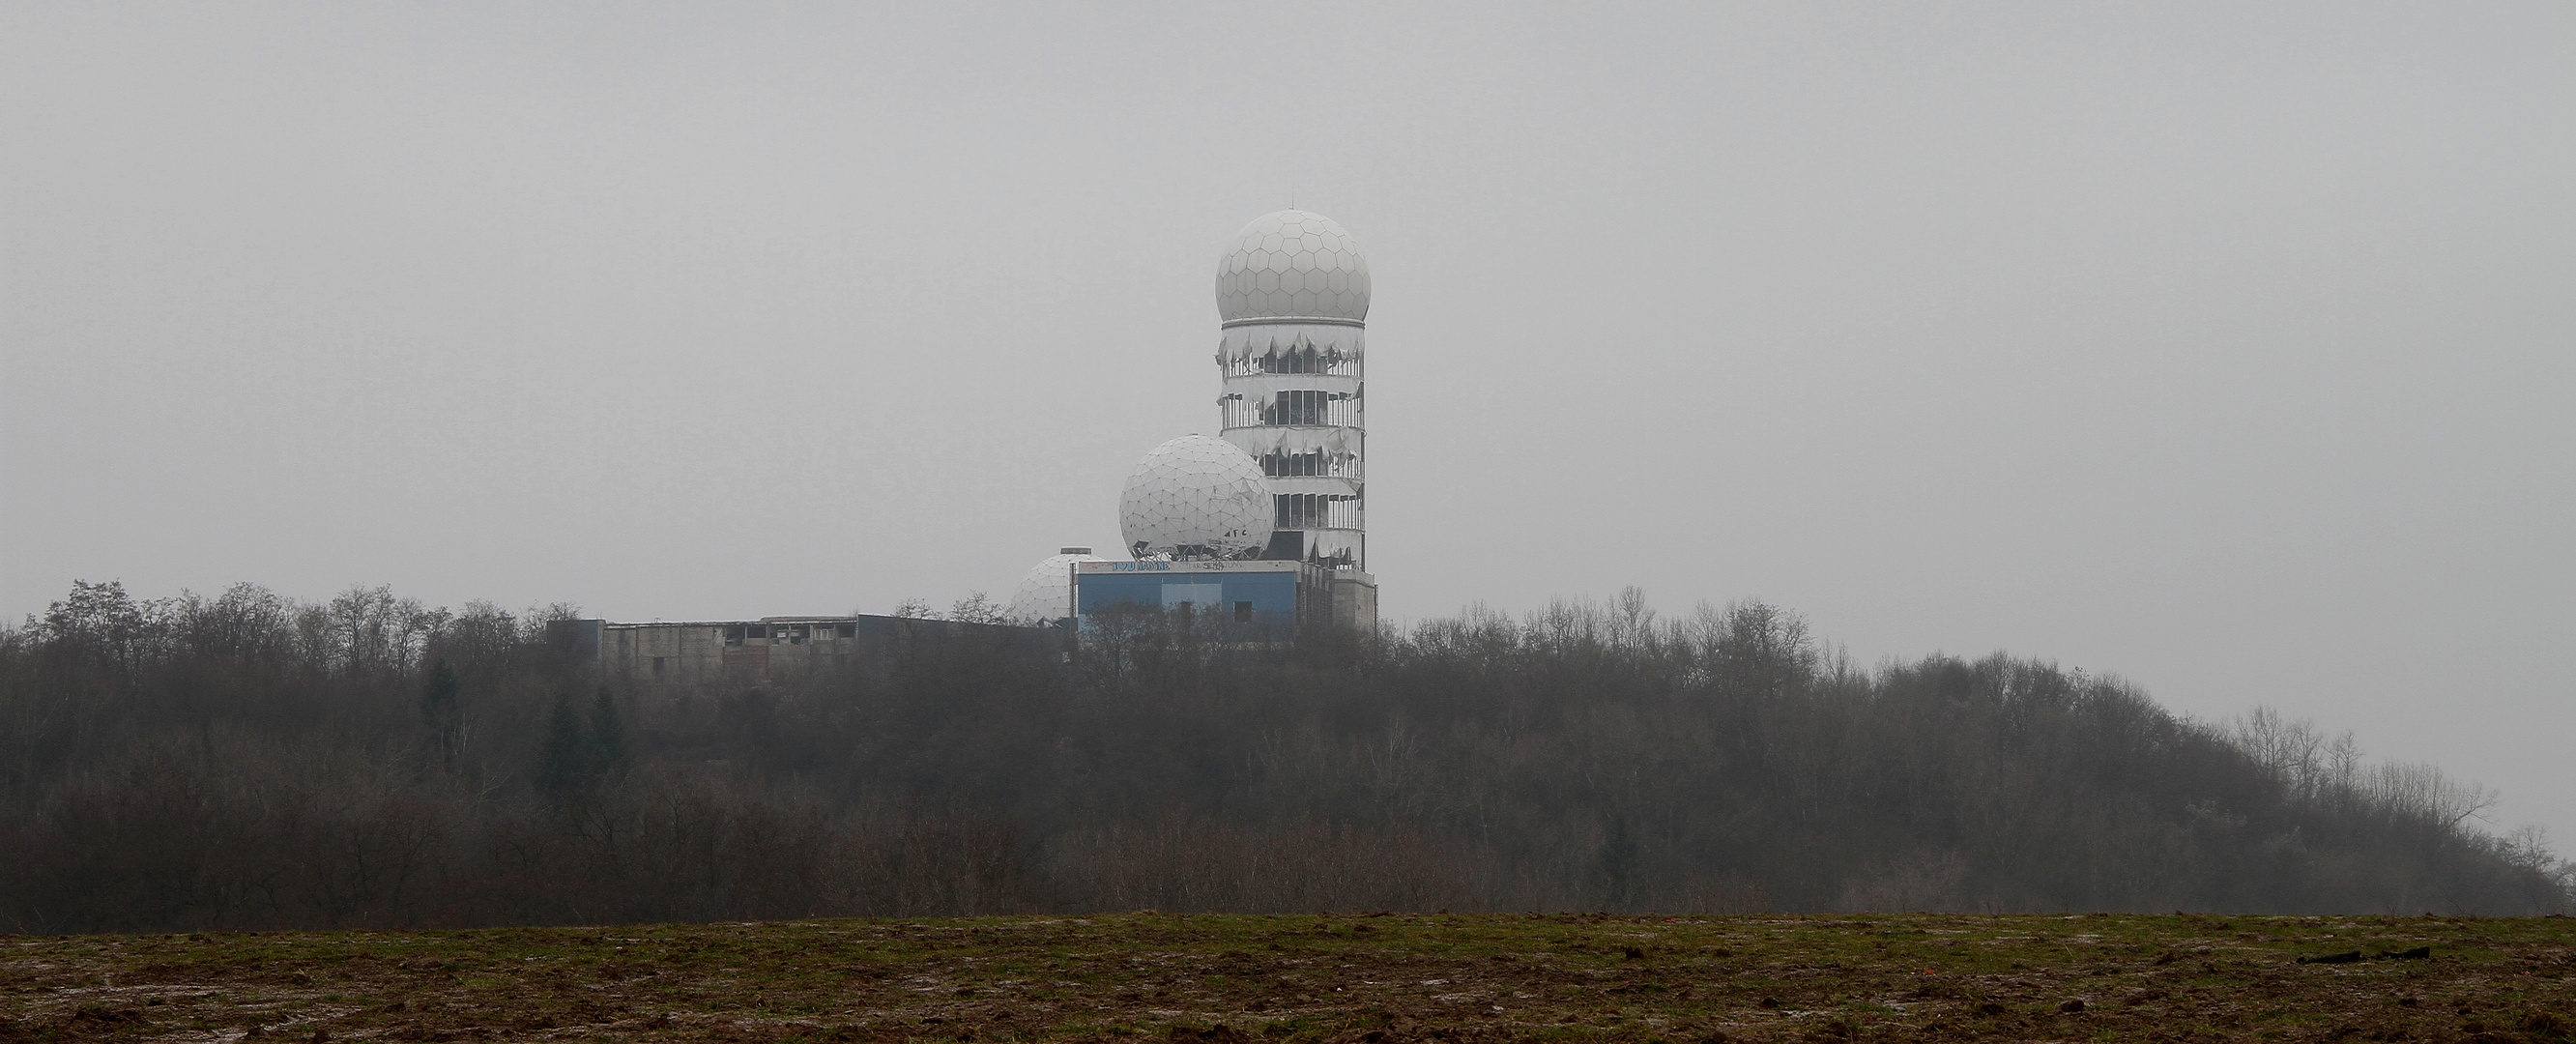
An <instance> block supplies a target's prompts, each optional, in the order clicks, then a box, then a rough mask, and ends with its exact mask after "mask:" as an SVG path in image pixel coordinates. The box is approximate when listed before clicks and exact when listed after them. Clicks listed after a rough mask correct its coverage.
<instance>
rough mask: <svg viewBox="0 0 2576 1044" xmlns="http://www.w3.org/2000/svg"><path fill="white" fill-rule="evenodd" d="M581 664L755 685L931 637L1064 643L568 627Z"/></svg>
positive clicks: (942, 627)
mask: <svg viewBox="0 0 2576 1044" xmlns="http://www.w3.org/2000/svg"><path fill="white" fill-rule="evenodd" d="M564 626H565V627H567V628H568V629H569V631H570V634H569V635H568V640H569V642H570V646H571V652H572V655H573V658H574V659H575V660H576V661H579V662H583V663H588V664H592V665H595V666H596V667H598V668H599V669H600V671H601V672H602V673H604V674H608V675H611V676H615V677H620V678H628V679H633V680H637V681H644V682H663V683H670V684H679V683H686V682H698V681H715V680H753V681H757V680H760V679H764V678H773V677H780V676H784V675H789V674H796V673H803V672H810V671H832V670H840V669H844V668H847V667H850V666H853V665H855V664H857V663H859V662H861V661H862V660H864V659H865V658H867V657H870V656H879V655H883V654H884V653H885V652H886V651H887V650H889V649H890V648H892V647H893V646H894V645H895V644H896V643H899V642H903V641H911V640H917V639H920V638H922V637H925V636H934V637H958V636H963V635H968V634H975V633H984V634H989V635H997V636H1002V637H1006V638H1008V639H1009V640H1011V641H1014V642H1026V643H1029V644H1030V645H1031V646H1032V647H1033V648H1034V647H1038V646H1041V645H1051V644H1054V643H1060V642H1061V641H1062V640H1063V638H1062V634H1063V632H1061V631H1058V630H1054V629H1051V628H1034V627H1006V626H1002V625H998V624H973V623H959V622H956V621H953V620H924V619H917V618H914V617H906V616H764V617H762V618H760V619H758V620H685V621H679V622H672V623H665V622H659V621H656V622H654V623H617V622H614V621H609V620H570V621H565V624H564Z"/></svg>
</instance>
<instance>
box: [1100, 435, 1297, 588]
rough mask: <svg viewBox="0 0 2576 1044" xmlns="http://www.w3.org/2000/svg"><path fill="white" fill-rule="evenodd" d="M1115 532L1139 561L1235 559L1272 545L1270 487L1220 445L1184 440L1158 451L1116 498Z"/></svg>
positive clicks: (1247, 460)
mask: <svg viewBox="0 0 2576 1044" xmlns="http://www.w3.org/2000/svg"><path fill="white" fill-rule="evenodd" d="M1118 531H1119V532H1120V533H1121V534H1122V535H1124V536H1125V537H1126V539H1127V552H1128V553H1129V554H1131V555H1134V556H1135V557H1137V558H1147V557H1153V556H1159V555H1175V556H1201V555H1204V556H1208V557H1213V558H1240V557H1245V556H1248V555H1251V554H1257V553H1259V552H1260V551H1261V549H1262V548H1264V547H1266V546H1268V545H1269V543H1270V480H1269V478H1268V477H1267V476H1265V475H1263V474H1262V473H1261V462H1259V461H1256V460H1254V459H1252V455H1251V454H1249V453H1245V452H1244V451H1243V450H1241V449H1239V448H1237V447H1236V446H1235V445H1234V444H1233V443H1231V442H1227V441H1225V440H1224V439H1220V438H1214V437H1211V436H1207V435H1183V436H1181V437H1180V438H1177V439H1173V440H1172V441H1170V442H1166V443H1164V444H1162V445H1160V446H1156V447H1154V448H1153V450H1152V451H1151V452H1149V453H1146V454H1145V459H1144V460H1141V461H1138V462H1137V463H1136V470H1135V471H1134V472H1132V473H1130V474H1129V475H1128V476H1127V488H1126V490H1125V491H1124V492H1122V493H1120V494H1119V495H1118Z"/></svg>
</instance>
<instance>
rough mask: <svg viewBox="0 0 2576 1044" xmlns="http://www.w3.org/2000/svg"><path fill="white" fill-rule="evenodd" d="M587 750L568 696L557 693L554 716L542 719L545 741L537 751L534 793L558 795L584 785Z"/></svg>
mask: <svg viewBox="0 0 2576 1044" xmlns="http://www.w3.org/2000/svg"><path fill="white" fill-rule="evenodd" d="M588 747H589V743H588V742H587V740H586V739H585V737H583V735H582V728H581V717H580V715H578V714H575V713H574V712H573V709H572V694H571V693H558V694H557V695H556V696H555V709H554V713H553V714H551V715H549V716H548V717H547V718H546V737H545V740H544V741H543V742H542V743H541V744H540V745H539V746H538V748H537V789H539V790H542V791H545V792H546V793H548V794H560V793H562V792H564V791H565V790H566V789H569V788H571V787H573V786H575V785H577V784H580V783H582V782H584V781H585V780H586V779H587V778H588V777H589V775H590V772H589V771H588V769H589V766H588V765H587V764H586V762H588V761H589V760H590V759H589V757H588V754H589V750H588V749H587V748H588Z"/></svg>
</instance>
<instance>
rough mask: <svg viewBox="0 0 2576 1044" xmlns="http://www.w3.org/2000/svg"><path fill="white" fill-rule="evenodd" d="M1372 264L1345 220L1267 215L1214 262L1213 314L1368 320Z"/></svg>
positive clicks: (1231, 318) (1296, 213) (1288, 212)
mask: <svg viewBox="0 0 2576 1044" xmlns="http://www.w3.org/2000/svg"><path fill="white" fill-rule="evenodd" d="M1368 307H1369V270H1368V259H1366V258H1363V257H1361V256H1360V247H1359V243H1358V242H1356V241H1354V240H1352V239H1351V233H1350V231H1349V230H1348V229H1345V228H1343V227H1342V226H1341V223H1340V222H1337V221H1334V220H1333V219H1331V218H1328V217H1325V216H1324V215H1322V214H1317V213H1314V212H1312V211H1305V210H1282V211H1279V212H1277V213H1275V214H1263V215H1261V216H1260V217H1257V218H1254V219H1252V223H1251V224H1249V225H1245V226H1243V231H1242V232H1241V233H1240V234H1238V235H1237V236H1236V237H1235V242H1234V246H1233V247H1231V248H1229V249H1228V250H1227V251H1226V252H1225V255H1224V256H1222V257H1219V258H1218V259H1217V262H1216V311H1217V315H1219V316H1221V317H1223V318H1224V319H1225V320H1226V321H1227V322H1232V321H1234V320H1236V319H1263V318H1290V317H1312V318H1320V319H1352V320H1359V319H1366V318H1368Z"/></svg>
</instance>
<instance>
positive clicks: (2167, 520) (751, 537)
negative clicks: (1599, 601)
mask: <svg viewBox="0 0 2576 1044" xmlns="http://www.w3.org/2000/svg"><path fill="white" fill-rule="evenodd" d="M0 178H5V181H0V221H5V225H0V243H5V259H0V261H4V262H5V266H6V267H5V287H0V294H5V296H0V305H5V314H4V315H0V335H5V345H0V351H5V365H6V369H5V374H0V376H5V391H0V395H5V399H0V402H5V417H0V425H4V426H5V427H0V468H5V472H0V474H5V489H4V490H0V491H4V492H5V507H0V527H5V529H0V550H5V556H6V557H5V560H0V612H5V613H6V614H7V616H8V617H9V618H11V619H16V618H18V617H20V616H22V615H23V614H26V613H31V612H38V611H41V610H42V609H43V607H44V605H45V603H47V602H48V601H51V600H53V599H55V598H59V597H61V596H62V594H63V592H64V591H65V590H67V588H68V587H69V584H70V582H71V581H72V580H73V579H74V578H85V579H92V580H105V579H111V578H114V579H122V580H124V581H125V583H126V585H127V586H128V587H129V588H130V589H132V590H134V591H135V592H136V593H137V594H138V595H143V596H160V595H167V594H172V593H175V592H177V591H179V590H181V589H183V588H185V589H193V590H197V591H205V592H211V591H215V590H218V589H220V588H221V587H223V586H224V585H225V584H228V583H231V582H233V581H237V580H251V581H255V582H259V583H262V584H266V585H268V586H270V587H273V588H275V589H278V590H280V591H282V592H285V593H288V594H293V595H298V596H302V597H307V598H321V597H327V596H328V595H330V594H331V593H333V592H335V591H337V590H339V589H341V588H343V587H345V586H347V585H349V584H350V583H353V582H364V583H370V584H373V583H389V584H392V585H393V586H394V587H395V588H396V589H397V590H398V591H400V592H402V593H404V594H408V595H413V596H416V597H419V598H421V599H423V600H425V601H428V602H430V603H432V604H447V605H458V604H461V603H463V602H464V601H466V600H468V599H476V598H482V599H490V600H493V601H497V602H500V603H502V604H505V605H513V606H516V605H526V604H531V603H536V602H546V601H557V600H561V601H569V602H575V603H579V604H580V605H583V606H585V607H587V608H588V609H590V610H591V611H593V612H594V613H597V614H602V615H606V616H610V617H613V618H622V619H650V618H654V617H665V618H684V617H697V618H704V617H727V616H751V615H759V614H764V613H791V612H835V611H845V610H848V609H851V608H852V607H857V608H859V609H861V610H864V611H874V612H882V611H886V610H888V609H891V608H892V607H894V606H895V605H896V604H897V603H898V602H900V601H902V600H904V599H906V598H910V597H916V596H918V597H922V598H926V599H929V600H931V601H932V602H933V603H935V604H945V603H947V602H949V601H952V600H954V599H956V598H958V597H961V596H963V595H965V594H966V593H967V592H968V591H970V590H982V591H987V592H992V593H995V594H996V595H999V596H1003V597H1007V596H1008V594H1009V591H1010V589H1011V587H1012V586H1013V585H1014V584H1015V583H1016V581H1017V580H1018V578H1019V575H1020V574H1021V572H1022V571H1023V570H1025V569H1026V568H1027V567H1028V566H1029V565H1030V564H1031V563H1033V562H1035V561H1036V560H1037V559H1038V558H1040V557H1042V556H1044V555H1045V554H1047V553H1049V552H1051V551H1053V550H1054V549H1055V547H1056V546H1057V545H1059V544H1091V545H1094V546H1098V547H1102V548H1104V549H1106V548H1109V547H1112V546H1114V545H1116V544H1117V543H1118V542H1119V541H1118V535H1117V516H1116V501H1117V494H1118V488H1119V483H1120V481H1121V479H1122V478H1123V477H1124V475H1125V473H1126V471H1127V469H1128V467H1129V466H1130V465H1131V464H1132V463H1133V462H1134V461H1135V460H1136V459H1137V457H1139V456H1140V455H1141V454H1142V453H1143V452H1144V451H1145V450H1146V449H1147V448H1149V447H1151V446H1152V445H1154V444H1155V443H1157V442H1159V441H1161V440H1163V439H1165V438H1168V437H1170V436H1173V435H1178V434H1184V433H1188V432H1192V431H1203V432H1210V433H1212V432H1213V430H1214V426H1215V416H1216V414H1215V405H1214V400H1215V396H1216V392H1217V374H1216V372H1215V366H1214V364H1213V362H1212V361H1211V359H1212V353H1213V351H1214V346H1215V343H1216V340H1217V330H1216V311H1215V306H1214V304H1213V302H1212V300H1211V295H1210V284H1211V281H1212V279H1213V274H1214V265H1215V261H1216V256H1217V252H1218V249H1219V247H1220V246H1221V245H1223V244H1224V243H1226V242H1227V241H1228V239H1229V237H1230V236H1231V235H1232V234H1233V233H1234V231H1235V230H1236V229H1237V228H1239V227H1240V226H1241V225H1242V224H1243V223H1244V222H1246V221H1248V220H1250V219H1251V218H1252V217H1254V216H1255V215H1258V214H1261V213H1263V212H1265V211H1269V210H1274V209H1278V208H1281V207H1284V206H1287V205H1289V204H1290V203H1291V202H1292V201H1293V202H1294V203H1296V204H1297V205H1300V206H1304V207H1307V208H1309V209H1313V210H1318V211H1321V212H1323V213H1326V214H1329V215H1331V216H1333V217H1334V218H1336V219H1338V220H1340V221H1341V222H1342V223H1343V224H1344V225H1346V226H1348V227H1349V228H1350V229H1351V231H1352V232H1353V234H1355V235H1356V236H1358V237H1359V239H1360V242H1361V245H1362V247H1363V248H1364V249H1365V250H1366V251H1367V254H1368V256H1369V259H1370V265H1371V268H1372V270H1373V273H1374V276H1375V282H1376V302H1375V307H1374V310H1373V311H1372V312H1371V314H1370V316H1369V327H1370V328H1369V339H1370V347H1371V349H1372V356H1371V359H1370V373H1369V376H1370V377H1371V382H1370V383H1371V387H1370V389H1369V390H1370V393H1371V394H1370V398H1371V404H1370V405H1371V409H1370V413H1369V420H1370V422H1371V430H1370V432H1369V434H1370V446H1369V449H1370V458H1371V459H1370V462H1369V463H1370V469H1371V476H1370V477H1371V478H1372V479H1373V482H1372V484H1371V488H1370V501H1371V503H1370V518H1369V523H1370V530H1371V541H1370V548H1369V550H1370V564H1371V566H1372V567H1373V569H1374V570H1375V571H1376V572H1377V573H1378V575H1379V577H1380V579H1381V582H1382V584H1383V585H1384V586H1383V591H1384V600H1385V602H1384V604H1385V608H1386V610H1387V612H1388V613H1389V615H1390V616H1392V617H1395V618H1409V619H1420V618H1424V617H1429V616H1435V615H1442V614H1448V613H1452V612H1455V611H1456V610H1458V609H1459V608H1460V607H1462V606H1465V605H1467V604H1470V603H1475V602H1482V603H1485V604H1487V605H1490V606H1492V607H1495V608H1499V609H1505V610H1511V611H1519V610H1524V609H1529V608H1533V607H1536V606H1538V605H1540V604H1542V603H1543V602H1544V601H1545V600H1546V599H1548V598H1550V597H1554V596H1559V595H1564V596H1602V595H1607V594H1610V593H1612V592H1615V591H1616V590H1617V589H1618V588H1620V587H1621V586H1623V585H1628V584H1636V585H1640V586H1642V587H1644V588H1645V589H1646V590H1647V592H1648V594H1649V595H1650V596H1651V597H1652V598H1654V599H1655V600H1656V601H1657V602H1658V603H1659V604H1660V605H1662V606H1664V607H1665V608H1666V609H1667V610H1686V609H1687V608H1688V607H1689V606H1690V604H1691V603H1693V602H1695V601H1698V600H1702V599H1707V600H1711V601H1716V602H1725V601H1728V600H1732V599H1737V598H1745V597H1753V596H1759V597H1762V598H1765V599H1768V600H1771V601H1773V602H1776V603H1779V604H1782V605H1785V606H1788V607H1791V608H1794V609H1797V610H1799V611H1802V612H1804V613H1806V614H1807V615H1808V616H1809V617H1810V619H1811V620H1812V621H1813V622H1814V624H1815V626H1816V627H1817V629H1818V630H1819V631H1820V632H1821V633H1823V634H1824V635H1826V636H1828V637H1830V638H1832V639H1834V640H1836V641H1839V642H1841V643H1843V644H1844V645H1845V646H1846V647H1847V648H1848V649H1849V650H1850V652H1851V653H1852V654H1853V655H1854V656H1855V657H1857V658H1858V659H1860V660H1861V661H1862V662H1864V663H1869V662H1875V661H1877V660H1879V659H1881V658H1883V657H1890V656H1901V657H1912V656H1918V655H1921V654H1925V653H1929V652H1934V651H1947V652H1952V653H1958V654H1963V655H1971V656H1974V655H1979V654H1983V653H1986V652H1989V651H1993V650H1997V649H2005V650H2010V651H2014V652H2017V653H2023V654H2033V655H2040V656H2047V657H2052V658H2055V659H2057V660H2058V661H2059V662H2061V663H2063V664H2066V665H2068V666H2081V667H2083V668H2086V669H2088V670H2091V671H2095V672H2100V673H2113V674H2118V675H2121V676H2124V677H2127V678H2129V679H2132V680H2134V681H2136V682H2138V683H2140V684H2142V685H2144V686H2146V687H2147V688H2148V689H2149V690H2150V691H2151V692H2153V693H2154V694H2155V695H2156V696H2157V697H2158V698H2159V699H2161V700H2162V701H2164V702H2165V703H2167V704H2168V705H2170V706H2172V707H2175V708H2176V709H2179V710H2182V711H2186V712H2189V713H2192V714H2195V715H2199V716H2202V717H2220V716H2224V715H2228V714H2233V713H2236V712H2238V711H2241V710H2243V709H2246V708H2248V707H2251V706H2254V705H2257V704H2270V705H2274V706H2277V707H2279V708H2281V709H2282V710H2283V711H2284V712H2286V713H2289V714H2291V715H2294V716H2306V717H2313V718H2316V719H2318V720H2320V721H2321V722H2322V723H2324V724H2326V725H2328V726H2330V727H2334V728H2346V727H2348V728H2351V729H2354V730H2355V731H2356V732H2357V733H2358V734H2359V737H2360V739H2361V741H2362V743H2363V744H2364V746H2365V747H2367V748H2368V749H2369V750H2370V751H2371V752H2372V753H2373V754H2374V755H2378V756H2384V757H2398V758H2407V759H2429V760H2433V761H2437V762H2439V763H2440V764H2442V765H2444V766H2445V767H2446V768H2448V769H2450V770H2451V771H2453V772H2455V773H2457V774H2460V775H2464V776H2467V777H2470V778H2472V779H2476V780H2479V781H2482V782H2485V783H2488V784H2491V785H2495V786H2498V787H2500V788H2502V789H2503V790H2504V791H2505V794H2506V804H2505V805H2504V807H2503V808H2502V810H2501V811H2500V813H2499V816H2498V821H2497V825H2498V826H2500V827H2511V826H2514V825H2518V824H2522V823H2543V824H2546V825H2548V826H2550V827H2552V828H2553V832H2554V833H2555V834H2556V836H2557V838H2558V839H2559V841H2560V842H2561V847H2562V848H2567V847H2576V758H2571V757H2569V756H2568V753H2567V752H2568V750H2569V749H2570V747H2571V746H2576V744H2571V739H2576V665H2571V664H2570V662H2569V657H2568V653H2569V652H2570V651H2571V650H2576V540H2571V537H2576V407H2571V403H2576V360H2571V353H2570V348H2571V337H2570V330H2571V325H2570V321H2569V320H2570V314H2569V313H2570V307H2571V303H2572V302H2576V191H2571V189H2570V186H2576V5H2569V4H2566V3H2562V2H2549V3H2534V4H2523V5H2514V4H2417V5H2404V6H2374V5H2366V4H2356V3H2330V4H2265V5H2246V4H2232V3H2231V4H2213V5H2206V6H2192V5H2185V4H2174V3H2155V4H2138V5H2132V6H2126V7H2120V6H2111V5H2102V4H2080V5H2078V4H2056V3H2049V4H2032V5H2008V4H1980V5H1924V4H1907V5H1885V6H1855V5H1816V4H1789V5H1780V6H1722V5H1714V4H1684V5H1676V6H1670V7H1622V8H1617V9H1613V10H1607V11H1603V10H1596V9H1592V8H1590V7H1588V6H1587V7H1584V8H1582V9H1576V7H1575V5H1547V6H1535V7H1529V8H1523V9H1512V8H1504V7H1499V6H1494V5H1464V4H1462V5H1457V6H1454V7H1449V8H1436V7H1414V8H1393V9H1391V8H1387V7H1385V6H1383V5H1378V4H1366V5H1352V6H1332V5H1328V4H1320V3H1318V4H1307V5H1294V6H1290V7H1279V6H1275V5H1272V6H1258V5H1233V6H1229V5H1211V4H1174V5H1170V6H1162V7H1117V8H1103V9H1077V8H1074V7H1072V6H1071V5H1032V6H1028V7H970V6H957V5H936V6H922V7H913V8H895V7H890V6H883V5H813V6H763V5H746V4H716V5H703V6H651V5H643V4H597V5H580V6H574V5H552V6H545V5H521V4H511V5H488V6H479V5H465V4H445V3H442V4H418V5H410V6H392V5H357V4H314V5H309V6H308V5H176V4H168V5H161V4H156V5H145V6H137V7H128V8H118V7H113V6H99V5H89V4H82V5H60V6H56V5H46V4H37V3H12V4H8V5H6V6H5V7H0Z"/></svg>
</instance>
